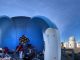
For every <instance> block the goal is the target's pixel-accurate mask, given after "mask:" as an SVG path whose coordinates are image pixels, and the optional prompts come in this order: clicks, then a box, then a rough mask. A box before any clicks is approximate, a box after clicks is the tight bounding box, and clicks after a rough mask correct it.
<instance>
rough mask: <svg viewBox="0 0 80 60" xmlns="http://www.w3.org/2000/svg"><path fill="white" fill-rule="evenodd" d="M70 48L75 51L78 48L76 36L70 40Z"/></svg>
mask: <svg viewBox="0 0 80 60" xmlns="http://www.w3.org/2000/svg"><path fill="white" fill-rule="evenodd" d="M68 43H69V48H71V49H75V48H76V40H75V37H74V36H71V37H70V38H69V42H68Z"/></svg>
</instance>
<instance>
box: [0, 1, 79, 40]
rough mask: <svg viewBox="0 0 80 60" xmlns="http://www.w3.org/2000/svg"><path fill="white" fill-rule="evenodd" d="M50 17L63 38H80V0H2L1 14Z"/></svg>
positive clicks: (0, 3)
mask: <svg viewBox="0 0 80 60" xmlns="http://www.w3.org/2000/svg"><path fill="white" fill-rule="evenodd" d="M2 15H7V16H9V17H12V16H30V17H33V16H36V15H42V16H46V17H48V18H49V19H50V20H51V21H52V22H54V23H55V24H56V25H57V27H58V28H59V30H60V36H61V40H62V41H65V40H68V37H69V36H72V35H73V36H75V37H76V40H77V41H79V40H80V0H0V16H2Z"/></svg>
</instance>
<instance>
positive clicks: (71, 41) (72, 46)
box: [61, 36, 80, 49]
mask: <svg viewBox="0 0 80 60" xmlns="http://www.w3.org/2000/svg"><path fill="white" fill-rule="evenodd" d="M61 47H62V48H67V49H76V48H80V42H78V43H77V42H76V39H75V37H74V36H70V37H69V39H68V41H67V42H62V43H61Z"/></svg>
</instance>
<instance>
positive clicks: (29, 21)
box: [0, 16, 57, 52]
mask: <svg viewBox="0 0 80 60" xmlns="http://www.w3.org/2000/svg"><path fill="white" fill-rule="evenodd" d="M3 19H4V20H5V21H2V19H1V17H0V21H1V22H0V26H1V28H0V29H1V31H2V34H1V36H2V37H1V42H2V44H1V47H8V48H9V49H15V48H16V46H17V45H18V44H19V38H20V37H21V36H22V35H25V36H26V37H28V38H29V40H30V42H29V43H30V44H32V45H33V46H34V47H35V48H36V50H37V51H38V52H40V51H43V49H44V40H43V31H45V29H47V28H50V27H51V28H54V29H57V27H56V25H55V24H53V23H52V22H51V21H50V20H49V19H47V18H46V17H44V16H36V17H33V18H30V17H26V16H15V17H12V18H5V17H3ZM6 21H7V22H6ZM2 22H4V23H5V24H2V25H1V23H2ZM5 27H6V28H5Z"/></svg>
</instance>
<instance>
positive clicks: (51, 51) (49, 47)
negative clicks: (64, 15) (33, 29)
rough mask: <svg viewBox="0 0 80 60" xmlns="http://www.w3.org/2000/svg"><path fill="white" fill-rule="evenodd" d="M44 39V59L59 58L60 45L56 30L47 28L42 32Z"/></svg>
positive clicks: (55, 59)
mask: <svg viewBox="0 0 80 60" xmlns="http://www.w3.org/2000/svg"><path fill="white" fill-rule="evenodd" d="M44 41H45V53H44V60H60V55H61V45H60V40H59V32H58V30H57V29H54V28H47V29H46V30H45V32H44Z"/></svg>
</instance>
